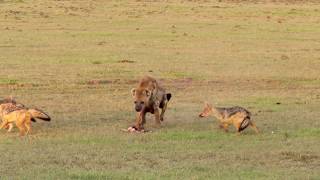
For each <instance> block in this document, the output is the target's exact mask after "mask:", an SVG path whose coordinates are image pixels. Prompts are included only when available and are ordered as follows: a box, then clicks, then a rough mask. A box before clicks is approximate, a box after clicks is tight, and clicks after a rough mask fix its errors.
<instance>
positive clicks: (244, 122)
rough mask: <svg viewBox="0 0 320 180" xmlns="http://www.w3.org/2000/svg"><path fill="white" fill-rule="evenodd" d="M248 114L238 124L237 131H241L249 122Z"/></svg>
mask: <svg viewBox="0 0 320 180" xmlns="http://www.w3.org/2000/svg"><path fill="white" fill-rule="evenodd" d="M250 121H251V120H250V116H248V117H246V118H245V119H244V120H243V121H242V122H241V124H240V127H239V132H241V131H243V130H244V129H245V128H247V127H248V126H249V124H250Z"/></svg>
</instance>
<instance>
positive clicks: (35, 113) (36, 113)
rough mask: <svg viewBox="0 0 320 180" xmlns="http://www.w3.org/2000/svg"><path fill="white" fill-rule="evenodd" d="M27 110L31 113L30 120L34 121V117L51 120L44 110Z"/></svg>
mask: <svg viewBox="0 0 320 180" xmlns="http://www.w3.org/2000/svg"><path fill="white" fill-rule="evenodd" d="M28 111H29V112H30V114H31V115H32V121H35V118H37V119H41V120H44V121H50V120H51V118H50V116H49V115H48V114H46V113H45V112H43V111H41V110H40V109H29V110H28Z"/></svg>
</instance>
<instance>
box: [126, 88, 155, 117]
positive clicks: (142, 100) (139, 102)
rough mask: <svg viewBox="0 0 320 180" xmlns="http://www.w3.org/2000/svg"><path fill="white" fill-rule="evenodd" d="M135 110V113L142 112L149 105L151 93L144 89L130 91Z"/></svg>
mask: <svg viewBox="0 0 320 180" xmlns="http://www.w3.org/2000/svg"><path fill="white" fill-rule="evenodd" d="M131 93H132V96H133V99H134V105H135V110H136V111H137V112H140V111H142V109H143V108H144V107H145V106H146V105H147V104H148V103H149V99H150V97H151V92H150V91H149V90H147V89H144V88H134V89H132V90H131Z"/></svg>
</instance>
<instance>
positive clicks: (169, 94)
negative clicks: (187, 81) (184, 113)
mask: <svg viewBox="0 0 320 180" xmlns="http://www.w3.org/2000/svg"><path fill="white" fill-rule="evenodd" d="M166 96H167V100H168V101H170V99H171V97H172V95H171V93H168V94H166Z"/></svg>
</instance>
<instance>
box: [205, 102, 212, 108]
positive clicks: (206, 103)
mask: <svg viewBox="0 0 320 180" xmlns="http://www.w3.org/2000/svg"><path fill="white" fill-rule="evenodd" d="M204 106H205V107H212V105H211V104H210V103H208V102H207V101H206V102H204Z"/></svg>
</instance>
